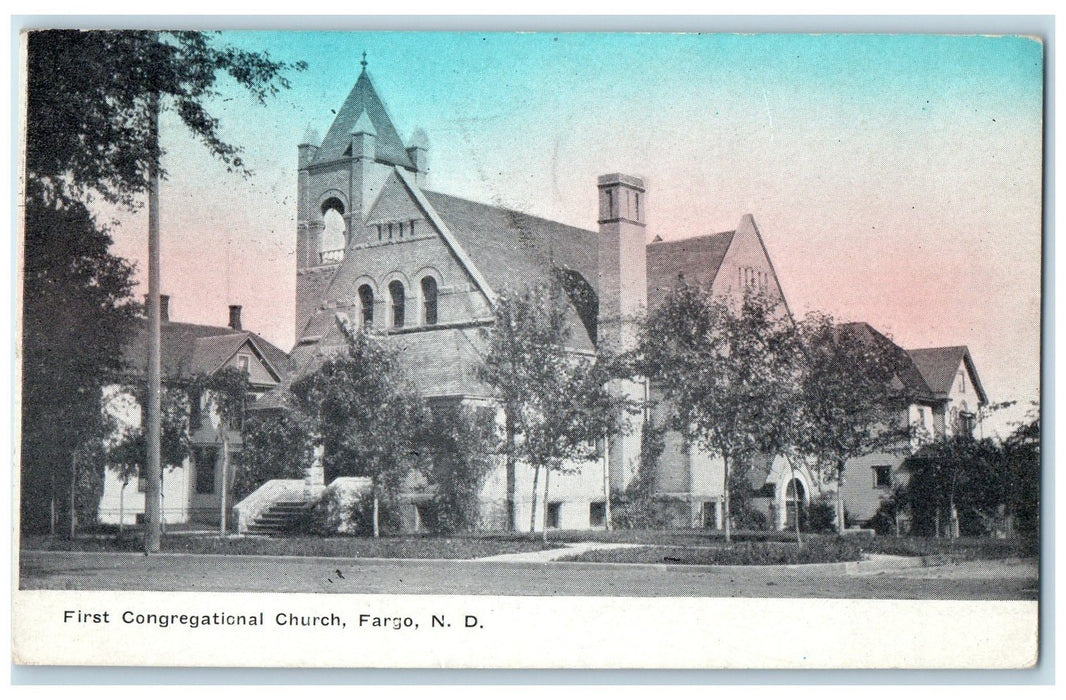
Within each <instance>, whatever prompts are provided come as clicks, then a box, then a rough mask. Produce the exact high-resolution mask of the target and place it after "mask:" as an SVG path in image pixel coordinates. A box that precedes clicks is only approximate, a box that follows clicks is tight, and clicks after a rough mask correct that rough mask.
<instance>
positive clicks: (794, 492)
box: [785, 460, 803, 549]
mask: <svg viewBox="0 0 1066 700" xmlns="http://www.w3.org/2000/svg"><path fill="white" fill-rule="evenodd" d="M788 468H789V471H791V472H792V495H793V500H794V501H795V503H796V548H797V549H802V548H803V536H802V535H801V534H800V498H799V488H798V487H797V486H796V483H797V482H796V468H795V467H794V466H792V460H789V461H788ZM785 498H786V499H787V498H788V487H787V486H786V487H785Z"/></svg>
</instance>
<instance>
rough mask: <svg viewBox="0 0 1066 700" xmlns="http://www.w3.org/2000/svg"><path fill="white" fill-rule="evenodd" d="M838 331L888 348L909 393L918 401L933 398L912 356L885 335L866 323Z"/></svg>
mask: <svg viewBox="0 0 1066 700" xmlns="http://www.w3.org/2000/svg"><path fill="white" fill-rule="evenodd" d="M837 331H838V332H839V333H841V334H852V335H855V336H858V338H859V339H860V340H861V341H862V342H864V343H870V344H877V345H880V346H882V347H884V348H887V349H888V350H889V352H890V353H891V355H892V356H893V357H894V359H895V361H896V376H897V377H898V378H899V380H900V382H901V383H902V384H903V387H904V388H905V389H906V390H907V393H909V394H910V395H911V396H913V397H914V398H918V399H930V398H933V392H932V390H931V389H930V388H929V385H928V384H927V383H926V381H925V378H924V377H923V376H922V373H921V372H920V371H918V367H917V366H916V365H915V364H914V360H913V359H912V358H911V356H910V355H909V354H908V353H907V351H906V350H904V349H903V348H901V347H900V346H899V345H896V343H895V342H893V340H892V339H891V338H889V337H888V336H886V335H885V334H884V333H881V332H880V331H878V330H877V329H876V328H874V327H873V326H871V325H870V324H869V323H866V322H865V321H856V322H851V323H841V324H839V325H838V326H837Z"/></svg>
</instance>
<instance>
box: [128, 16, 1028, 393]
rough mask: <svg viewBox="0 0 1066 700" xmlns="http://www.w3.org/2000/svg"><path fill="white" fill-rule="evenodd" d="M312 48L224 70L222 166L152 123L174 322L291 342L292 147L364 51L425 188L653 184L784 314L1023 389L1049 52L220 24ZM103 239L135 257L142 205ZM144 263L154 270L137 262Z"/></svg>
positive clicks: (824, 40)
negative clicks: (261, 68)
mask: <svg viewBox="0 0 1066 700" xmlns="http://www.w3.org/2000/svg"><path fill="white" fill-rule="evenodd" d="M219 39H220V40H221V41H227V42H233V43H235V44H238V45H240V46H242V47H245V48H250V49H255V50H268V51H269V52H270V53H271V55H272V56H274V57H275V58H280V59H284V60H289V61H296V60H304V61H307V63H308V69H307V70H306V71H305V72H303V73H299V74H294V75H292V76H291V77H292V89H291V90H289V91H286V92H285V93H282V94H281V95H279V96H278V97H277V98H275V99H273V100H271V101H270V102H269V103H268V104H267V105H265V106H261V105H258V104H255V103H254V102H253V101H252V100H250V99H248V98H247V97H245V96H243V95H241V94H240V93H239V92H236V91H233V90H232V86H231V85H229V84H227V83H226V82H223V83H222V84H221V88H222V94H221V95H220V96H219V97H218V98H217V99H216V100H215V101H214V103H213V107H214V110H215V114H216V116H218V117H219V118H220V119H221V120H222V123H223V126H224V130H225V133H226V134H227V135H228V136H229V137H230V138H231V139H232V140H233V141H235V142H237V143H240V144H242V145H243V146H244V147H245V149H246V158H247V160H248V162H249V164H250V165H251V167H252V168H253V170H254V171H255V175H254V176H253V177H252V178H250V179H247V180H242V179H241V178H238V177H236V176H232V175H228V174H226V173H225V172H224V170H223V169H222V167H221V166H219V165H218V164H216V163H214V162H212V161H211V159H210V158H209V157H208V156H207V155H206V154H205V152H204V150H203V148H202V147H200V146H199V145H198V144H196V143H194V142H192V141H191V140H190V137H189V136H188V134H187V133H185V132H184V131H183V130H182V129H181V128H180V127H179V126H177V125H176V124H175V123H174V121H173V120H172V119H165V121H164V130H163V138H164V145H165V147H166V148H167V150H168V156H167V159H166V167H167V169H168V171H169V173H170V179H169V180H168V182H167V183H166V184H165V185H164V188H163V193H162V226H163V246H164V247H163V282H162V284H163V291H164V293H169V294H171V295H172V297H173V301H172V305H173V306H172V308H173V314H172V315H173V316H174V317H175V318H176V319H179V320H189V321H198V322H215V323H221V322H224V321H225V318H226V317H225V312H226V305H227V304H231V303H239V304H243V305H244V307H245V326H246V327H249V328H252V329H255V330H258V331H259V332H261V333H263V335H265V336H266V337H267V338H269V339H270V340H272V341H273V342H275V343H277V344H278V345H280V346H281V347H282V348H284V349H289V347H291V344H292V342H293V328H292V325H293V289H294V285H295V275H294V272H295V261H294V260H295V258H294V252H295V251H294V249H295V188H296V168H295V163H296V144H297V142H298V141H299V140H300V138H301V136H302V135H303V134H304V132H305V131H306V129H307V127H308V126H312V127H313V128H315V129H317V131H318V132H319V134H320V135H324V134H325V132H326V130H327V129H328V127H329V125H330V122H331V120H332V117H333V114H332V111H331V110H336V109H338V108H339V107H340V105H341V103H342V102H343V100H344V98H345V97H346V96H347V94H348V91H349V90H350V89H351V86H352V85H353V84H354V82H355V79H356V78H357V77H358V74H359V69H360V66H359V61H360V58H361V53H362V51H364V50H365V51H367V54H368V59H367V60H368V62H369V71H370V74H371V77H372V79H373V81H374V84H375V87H376V88H377V90H378V93H379V94H380V95H381V97H382V99H383V100H384V102H385V104H386V106H387V107H388V109H389V113H390V115H391V117H392V118H393V121H394V122H395V124H396V126H397V128H398V130H399V132H400V134H401V136H402V137H403V138H405V139H406V138H407V137H408V136H409V135H410V133H411V131H413V130H414V129H415V128H423V129H424V130H425V131H426V132H427V134H428V136H429V140H430V156H429V157H430V189H435V190H439V191H443V192H447V193H450V194H455V195H458V196H463V197H468V198H471V199H476V200H479V201H485V202H491V203H495V204H501V205H504V206H510V207H514V208H516V209H521V210H523V211H527V212H530V213H533V214H537V215H540V216H546V217H549V218H553V219H558V220H561V221H564V222H566V223H570V224H574V225H578V226H583V227H586V228H595V215H596V203H595V195H596V188H595V181H596V176H597V175H599V174H602V173H606V172H616V171H623V172H629V173H633V174H638V175H643V176H644V177H645V178H646V179H647V182H648V184H649V194H648V197H649V199H648V222H649V236H654V235H661V236H662V237H663V238H668V239H669V238H683V237H687V236H693V235H699V234H705V233H711V232H715V231H722V230H728V229H731V228H733V227H734V226H735V225H736V223H737V221H739V219H740V217H741V216H742V215H743V214H745V213H751V214H753V215H754V217H755V221H756V223H757V224H758V225H759V227H760V230H761V231H762V233H763V236H764V239H765V241H766V244H767V247H768V249H769V252H770V255H771V257H772V259H773V261H774V265H775V267H776V268H777V271H778V274H779V276H780V278H781V282H782V286H783V288H784V290H785V293H786V295H787V296H788V298H789V302H790V305H791V306H792V308H793V309H794V310H795V311H797V312H798V313H801V314H802V313H804V312H805V311H807V310H810V309H819V310H824V311H828V312H830V313H832V314H834V315H836V316H839V317H841V318H842V319H845V320H865V321H868V322H870V323H871V324H873V325H874V326H875V327H877V328H879V329H881V330H883V331H886V332H888V333H890V334H891V335H893V336H894V337H895V339H896V340H897V342H899V343H900V344H902V345H904V346H905V347H926V346H934V345H955V344H967V345H969V346H970V349H971V351H972V353H973V356H974V359H975V361H976V362H977V364H978V369H979V371H980V373H981V375H982V379H983V380H984V382H985V385H986V389H987V390H988V392H989V393H990V395H991V398H992V399H993V400H1005V399H1018V400H1021V401H1028V400H1030V399H1035V398H1036V396H1037V394H1036V392H1037V387H1038V382H1039V320H1040V319H1039V308H1040V297H1039V294H1040V240H1041V238H1040V236H1041V228H1040V227H1041V187H1042V182H1041V157H1042V141H1041V139H1042V131H1041V130H1042V121H1041V120H1042V89H1043V56H1042V47H1041V45H1040V44H1039V43H1038V42H1036V41H1034V40H1031V39H1028V38H1023V37H984V36H938V35H895V36H887V35H884V36H879V35H857V34H850V35H831V34H829V35H771V34H747V35H743V34H514V33H500V34H478V33H470V34H442V33H402V32H374V33H351V32H328V33H316V32H300V33H296V32H294V33H286V32H249V33H229V32H227V33H225V34H223V35H221V36H220V37H219ZM115 238H116V248H117V250H118V252H120V253H121V254H123V255H126V256H128V257H130V258H133V259H136V260H142V261H143V260H145V259H146V258H145V250H144V245H145V243H144V241H145V240H146V223H145V221H144V217H143V215H141V216H124V217H122V225H121V227H120V228H118V229H116V231H115ZM141 267H142V268H144V267H145V266H144V264H142V265H141Z"/></svg>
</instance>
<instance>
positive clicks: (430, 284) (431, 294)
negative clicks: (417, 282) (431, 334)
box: [422, 277, 437, 326]
mask: <svg viewBox="0 0 1066 700" xmlns="http://www.w3.org/2000/svg"><path fill="white" fill-rule="evenodd" d="M422 318H423V319H424V320H425V324H426V325H427V326H434V325H436V324H437V280H435V279H433V278H432V277H423V278H422Z"/></svg>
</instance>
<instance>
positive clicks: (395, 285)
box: [389, 280, 406, 328]
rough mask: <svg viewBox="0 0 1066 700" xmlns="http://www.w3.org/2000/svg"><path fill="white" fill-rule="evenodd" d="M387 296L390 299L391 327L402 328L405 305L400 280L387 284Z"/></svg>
mask: <svg viewBox="0 0 1066 700" xmlns="http://www.w3.org/2000/svg"><path fill="white" fill-rule="evenodd" d="M389 296H390V297H392V327H393V328H403V324H404V311H405V308H404V307H405V303H406V298H405V294H404V289H403V282H401V281H400V280H393V281H392V282H389Z"/></svg>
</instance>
